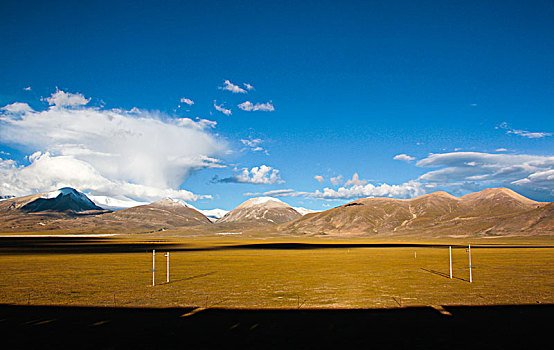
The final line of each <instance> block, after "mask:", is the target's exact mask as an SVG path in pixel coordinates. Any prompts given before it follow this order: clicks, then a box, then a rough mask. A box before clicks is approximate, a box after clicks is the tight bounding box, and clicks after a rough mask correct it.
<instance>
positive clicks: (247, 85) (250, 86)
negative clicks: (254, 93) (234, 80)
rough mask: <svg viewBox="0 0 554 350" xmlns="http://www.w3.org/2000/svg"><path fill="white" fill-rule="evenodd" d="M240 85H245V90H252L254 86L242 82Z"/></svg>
mask: <svg viewBox="0 0 554 350" xmlns="http://www.w3.org/2000/svg"><path fill="white" fill-rule="evenodd" d="M242 85H244V87H245V88H246V90H248V91H250V90H254V86H252V85H251V84H248V83H244V84H242Z"/></svg>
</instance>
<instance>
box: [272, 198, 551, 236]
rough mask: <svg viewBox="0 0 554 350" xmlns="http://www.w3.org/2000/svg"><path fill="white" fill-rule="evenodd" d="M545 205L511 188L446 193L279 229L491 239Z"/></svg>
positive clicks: (345, 210)
mask: <svg viewBox="0 0 554 350" xmlns="http://www.w3.org/2000/svg"><path fill="white" fill-rule="evenodd" d="M543 206H544V203H539V202H535V201H533V200H530V199H528V198H526V197H523V196H521V195H519V194H517V193H515V192H513V191H511V190H509V189H506V188H496V189H487V190H484V191H480V192H476V193H472V194H468V195H466V196H463V197H461V198H457V197H454V196H452V195H450V194H448V193H446V192H435V193H431V194H428V195H424V196H421V197H417V198H413V199H392V198H364V199H359V200H356V201H354V202H351V203H348V204H345V205H343V206H340V207H337V208H333V209H330V210H327V211H325V212H321V213H314V214H308V215H305V216H303V217H301V218H299V219H297V220H295V221H293V222H290V223H286V224H283V225H280V226H279V227H278V230H279V231H281V232H288V233H294V234H416V235H426V236H433V235H436V236H444V235H478V234H487V233H489V234H490V233H491V231H489V229H490V228H491V227H494V226H495V225H498V224H500V223H501V222H502V220H506V219H512V218H513V220H515V221H517V220H520V219H515V218H514V217H515V216H517V215H519V214H523V213H525V212H528V211H533V209H537V207H543ZM529 215H530V216H532V215H534V214H531V213H529ZM545 215H546V214H545ZM529 220H531V219H529ZM514 225H515V224H514Z"/></svg>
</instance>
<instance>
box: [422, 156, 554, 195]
mask: <svg viewBox="0 0 554 350" xmlns="http://www.w3.org/2000/svg"><path fill="white" fill-rule="evenodd" d="M416 165H417V166H419V167H437V168H440V169H438V170H433V171H429V172H427V173H425V174H423V175H422V176H420V178H419V180H420V181H425V182H427V183H432V184H436V185H439V186H443V187H450V188H456V187H460V188H463V186H468V185H471V184H474V185H476V186H479V185H481V186H490V185H500V186H510V185H517V186H519V187H520V188H522V189H524V190H525V189H527V190H530V191H545V192H546V193H551V195H554V177H550V178H549V177H543V176H542V175H543V174H547V173H548V172H550V171H552V170H553V169H554V157H553V156H538V155H530V154H519V155H516V154H498V153H481V152H453V153H442V154H431V155H430V156H429V157H427V158H425V159H422V160H420V161H418V162H417V163H416Z"/></svg>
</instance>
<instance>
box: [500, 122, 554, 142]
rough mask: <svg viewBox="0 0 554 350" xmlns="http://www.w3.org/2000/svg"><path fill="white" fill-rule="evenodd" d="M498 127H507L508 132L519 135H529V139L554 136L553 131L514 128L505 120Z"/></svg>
mask: <svg viewBox="0 0 554 350" xmlns="http://www.w3.org/2000/svg"><path fill="white" fill-rule="evenodd" d="M496 128H497V129H498V128H500V129H505V130H506V134H513V135H518V136H522V137H527V138H529V139H540V138H543V137H547V136H552V133H550V132H531V131H527V130H517V129H512V128H510V127H509V125H508V123H506V122H503V123H502V124H500V125H499V126H497V127H496Z"/></svg>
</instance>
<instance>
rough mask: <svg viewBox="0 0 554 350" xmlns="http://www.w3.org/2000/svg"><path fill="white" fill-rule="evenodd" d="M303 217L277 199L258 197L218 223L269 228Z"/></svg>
mask: <svg viewBox="0 0 554 350" xmlns="http://www.w3.org/2000/svg"><path fill="white" fill-rule="evenodd" d="M301 216H302V215H301V214H300V213H299V212H297V211H296V210H295V209H294V208H293V207H291V206H290V205H288V204H286V203H284V202H282V201H280V200H279V199H277V198H272V197H258V198H251V199H249V200H247V201H246V202H244V203H242V204H241V205H239V206H238V207H236V208H235V209H233V210H231V211H230V212H228V213H227V214H226V215H225V216H224V217H222V218H221V219H219V220H218V221H217V222H218V223H232V222H244V223H250V224H256V225H258V226H268V225H276V224H282V223H285V222H288V221H291V220H294V219H297V218H299V217H301Z"/></svg>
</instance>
